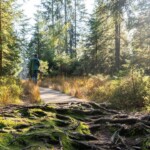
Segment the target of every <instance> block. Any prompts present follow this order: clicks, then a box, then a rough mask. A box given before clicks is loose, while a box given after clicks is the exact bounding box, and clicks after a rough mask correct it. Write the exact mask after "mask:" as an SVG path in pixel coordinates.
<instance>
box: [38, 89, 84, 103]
mask: <svg viewBox="0 0 150 150" xmlns="http://www.w3.org/2000/svg"><path fill="white" fill-rule="evenodd" d="M40 94H41V99H42V100H43V101H44V102H45V103H46V104H47V103H66V102H85V101H86V100H84V99H78V98H75V97H72V96H69V95H66V94H63V93H61V92H59V91H56V90H52V89H49V88H42V87H40Z"/></svg>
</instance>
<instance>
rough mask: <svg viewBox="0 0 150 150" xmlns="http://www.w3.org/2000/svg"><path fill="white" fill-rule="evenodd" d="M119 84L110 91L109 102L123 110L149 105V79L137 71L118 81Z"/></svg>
mask: <svg viewBox="0 0 150 150" xmlns="http://www.w3.org/2000/svg"><path fill="white" fill-rule="evenodd" d="M119 80H120V81H119V82H118V83H119V84H118V85H117V86H116V88H115V90H114V91H112V93H113V94H112V97H111V99H110V102H111V103H112V105H114V106H115V107H118V108H123V109H136V108H142V107H145V106H146V105H150V103H149V99H150V88H149V84H150V78H149V77H146V76H144V74H143V73H141V72H138V71H134V72H133V71H131V72H130V73H129V75H127V76H126V77H124V78H121V79H119Z"/></svg>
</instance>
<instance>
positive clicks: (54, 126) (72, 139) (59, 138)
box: [0, 103, 150, 150]
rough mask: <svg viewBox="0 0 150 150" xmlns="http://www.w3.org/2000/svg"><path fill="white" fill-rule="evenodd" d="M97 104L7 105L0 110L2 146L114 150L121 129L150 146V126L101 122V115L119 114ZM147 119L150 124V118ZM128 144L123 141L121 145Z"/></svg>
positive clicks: (16, 149)
mask: <svg viewBox="0 0 150 150" xmlns="http://www.w3.org/2000/svg"><path fill="white" fill-rule="evenodd" d="M89 105H90V107H89ZM78 106H82V107H78ZM94 106H96V105H91V104H82V103H72V104H71V105H68V104H59V105H53V106H52V105H51V104H47V105H41V106H39V105H38V106H13V107H7V108H6V109H3V111H2V112H1V113H0V150H61V149H64V150H84V149H86V150H88V149H89V150H90V149H95V150H97V149H100V147H103V149H104V150H105V149H110V150H113V149H114V150H115V149H116V147H117V146H120V145H119V144H120V143H121V142H120V143H117V142H116V141H115V142H114V141H111V140H110V139H111V138H113V137H115V138H116V137H117V136H114V133H120V135H118V137H120V136H121V135H123V136H126V137H127V138H128V137H129V138H133V137H134V138H135V139H137V138H140V139H141V141H140V142H139V143H140V147H141V148H143V149H144V150H145V149H147V148H148V147H149V146H150V145H149V143H150V140H149V138H148V135H149V133H150V131H149V129H148V128H143V129H144V130H143V129H142V128H141V127H140V128H136V126H135V124H134V125H133V126H131V125H130V126H128V123H127V125H126V127H128V128H124V130H125V131H124V130H121V128H122V127H123V125H119V123H117V124H114V123H112V121H110V122H109V120H108V121H106V122H105V119H103V121H102V122H99V120H98V119H99V118H100V117H103V118H107V117H109V118H111V119H112V118H113V117H116V118H117V115H118V116H120V114H119V113H118V114H117V113H116V114H114V113H112V112H113V111H110V110H107V109H106V108H102V107H101V106H100V107H99V105H97V108H96V109H95V107H94ZM114 112H115V111H114ZM102 115H103V116H102ZM120 117H121V116H120ZM104 122H105V123H104ZM145 122H146V125H145V126H147V127H149V124H148V123H149V122H148V121H145ZM120 127H121V128H120ZM95 129H96V130H95ZM116 131H117V132H116ZM133 132H134V135H133ZM116 135H117V134H116ZM141 137H144V138H141ZM129 138H128V140H129ZM119 140H120V139H119V138H118V141H119ZM132 141H134V140H132ZM126 142H127V141H126ZM133 145H134V144H133V143H132V144H131V146H133ZM138 146H139V145H138ZM120 147H121V146H120ZM125 148H126V147H125V146H124V145H123V144H122V149H125Z"/></svg>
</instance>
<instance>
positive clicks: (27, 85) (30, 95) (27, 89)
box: [22, 81, 41, 103]
mask: <svg viewBox="0 0 150 150" xmlns="http://www.w3.org/2000/svg"><path fill="white" fill-rule="evenodd" d="M22 87H23V97H24V99H25V100H24V101H28V103H40V102H41V98H40V91H39V87H38V85H35V84H34V83H33V82H32V81H22Z"/></svg>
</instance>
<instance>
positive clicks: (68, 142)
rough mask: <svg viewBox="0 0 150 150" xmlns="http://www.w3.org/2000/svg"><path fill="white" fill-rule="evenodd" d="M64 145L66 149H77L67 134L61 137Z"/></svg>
mask: <svg viewBox="0 0 150 150" xmlns="http://www.w3.org/2000/svg"><path fill="white" fill-rule="evenodd" d="M61 140H62V145H63V149H64V150H75V148H74V147H73V146H72V141H71V140H70V139H69V137H68V136H67V135H65V134H64V135H63V136H62V137H61Z"/></svg>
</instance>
